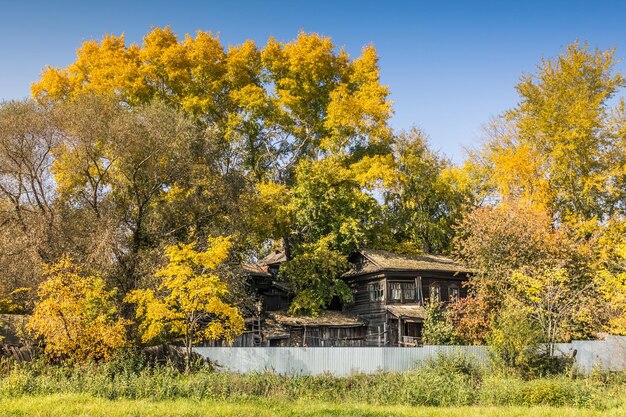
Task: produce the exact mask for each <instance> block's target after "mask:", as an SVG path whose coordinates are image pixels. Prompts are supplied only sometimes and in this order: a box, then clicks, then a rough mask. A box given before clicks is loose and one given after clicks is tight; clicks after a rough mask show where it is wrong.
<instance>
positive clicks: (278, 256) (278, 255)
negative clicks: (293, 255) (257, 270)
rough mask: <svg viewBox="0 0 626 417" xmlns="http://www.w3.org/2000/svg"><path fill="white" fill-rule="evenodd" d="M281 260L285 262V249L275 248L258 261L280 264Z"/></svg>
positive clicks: (260, 262) (264, 263) (267, 263)
mask: <svg viewBox="0 0 626 417" xmlns="http://www.w3.org/2000/svg"><path fill="white" fill-rule="evenodd" d="M283 262H287V255H286V254H285V251H282V250H275V251H274V252H272V253H270V254H269V255H267V256H266V257H265V258H263V259H261V260H260V261H259V264H261V265H275V264H282V263H283Z"/></svg>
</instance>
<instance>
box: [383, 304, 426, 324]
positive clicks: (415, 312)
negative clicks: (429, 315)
mask: <svg viewBox="0 0 626 417" xmlns="http://www.w3.org/2000/svg"><path fill="white" fill-rule="evenodd" d="M387 312H389V313H391V314H393V315H394V316H396V317H399V318H405V317H407V318H412V319H422V320H423V319H424V318H426V309H424V307H423V306H421V305H418V304H396V305H389V306H387Z"/></svg>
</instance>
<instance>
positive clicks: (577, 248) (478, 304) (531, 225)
mask: <svg viewBox="0 0 626 417" xmlns="http://www.w3.org/2000/svg"><path fill="white" fill-rule="evenodd" d="M455 246H456V252H455V253H456V255H457V256H458V257H459V258H460V259H461V260H462V261H463V262H465V263H466V264H467V265H468V266H469V267H470V268H472V269H473V270H474V273H473V276H472V277H471V278H470V280H469V283H468V285H469V288H468V290H469V293H470V297H469V298H468V300H466V301H464V302H463V303H462V306H463V307H464V308H465V309H466V310H465V314H464V316H463V317H462V319H461V321H460V323H462V324H463V326H461V327H459V331H467V332H468V334H465V335H462V336H464V337H465V338H466V339H470V340H469V341H470V342H472V340H471V339H472V338H474V337H480V338H481V339H482V338H484V337H486V336H487V334H488V330H487V329H485V326H484V324H485V318H488V319H487V322H493V320H494V319H495V318H496V316H497V315H498V314H499V311H500V310H501V308H502V307H503V305H502V303H503V301H504V299H505V298H506V297H509V298H511V299H515V300H517V301H518V302H520V303H521V304H522V305H524V306H525V307H526V308H528V309H529V311H530V312H531V313H532V314H534V318H535V319H536V320H537V323H535V325H537V326H539V327H541V328H542V329H543V330H544V331H545V333H544V341H545V342H554V341H555V340H557V339H558V340H568V339H570V338H572V337H574V336H578V337H587V336H589V335H590V334H592V333H593V332H594V331H597V330H599V329H600V327H601V325H600V319H601V314H600V313H601V311H602V309H601V308H599V307H600V306H599V302H598V293H597V285H595V284H594V278H593V277H594V274H593V270H592V268H591V258H590V255H589V251H588V246H587V245H586V242H585V241H580V240H578V239H576V238H575V237H572V236H571V235H569V234H568V233H567V232H566V231H564V230H555V229H554V228H553V227H552V223H551V219H550V217H549V216H548V215H547V214H546V213H545V212H542V211H540V210H538V209H537V208H536V207H533V206H531V205H530V204H529V203H520V204H513V203H509V204H502V205H499V206H496V207H489V206H487V207H481V208H477V209H475V210H474V211H472V212H470V213H468V214H467V215H466V216H465V217H464V219H463V221H462V222H461V223H460V224H459V229H458V235H457V237H455ZM556 322H558V325H554V323H556ZM565 324H566V325H565ZM564 326H565V327H566V328H564ZM480 329H483V330H485V331H480ZM470 334H472V335H473V336H470ZM475 341H476V340H473V342H475Z"/></svg>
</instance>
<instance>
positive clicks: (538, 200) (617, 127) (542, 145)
mask: <svg viewBox="0 0 626 417" xmlns="http://www.w3.org/2000/svg"><path fill="white" fill-rule="evenodd" d="M614 52H615V51H614V50H608V51H602V50H597V49H596V50H590V48H589V47H588V46H587V45H581V44H579V43H578V42H576V43H573V44H570V45H568V46H567V47H566V49H565V51H564V52H563V53H562V54H560V55H559V56H558V57H556V58H554V59H552V60H543V61H542V62H541V64H540V66H539V68H538V71H537V72H536V73H535V74H530V75H525V76H523V77H522V79H521V81H520V82H519V83H518V85H517V87H516V88H517V91H518V93H519V96H520V102H519V103H518V105H517V106H516V107H515V108H514V109H512V110H510V111H508V112H506V113H505V114H504V116H503V117H502V118H501V119H500V120H499V121H497V122H495V123H494V124H493V125H492V127H493V128H492V129H490V133H491V135H490V139H489V140H488V141H487V143H486V145H485V147H484V148H483V150H482V152H479V153H478V155H479V159H478V161H477V163H478V164H483V165H485V166H486V168H487V170H488V171H489V173H490V174H489V175H487V176H486V177H484V178H486V179H488V180H489V181H490V182H491V183H492V188H493V189H494V191H495V194H496V196H497V197H498V198H499V199H503V198H504V199H505V198H508V197H512V198H515V199H524V200H526V201H530V202H532V203H534V204H536V205H538V206H540V207H542V208H543V209H545V210H547V211H548V212H549V213H550V214H551V215H552V216H553V217H554V219H555V220H556V221H557V222H558V223H561V224H562V223H569V224H571V225H572V226H574V227H576V228H577V229H579V230H580V231H581V232H582V233H585V234H589V233H590V230H591V232H593V227H595V226H597V225H598V224H600V222H602V221H604V220H606V218H607V217H608V216H610V215H611V214H613V213H614V212H615V211H616V210H622V209H623V201H621V198H622V196H623V195H622V194H621V193H620V192H618V191H617V188H619V187H615V185H616V184H623V174H621V173H620V172H621V171H620V169H621V168H618V167H623V166H624V158H623V155H624V151H623V146H622V145H623V132H624V129H623V126H624V124H623V120H624V118H623V108H624V105H623V104H618V106H616V107H612V106H611V99H612V98H613V97H614V96H615V94H616V93H617V92H618V91H619V89H620V88H622V87H623V86H624V85H625V84H626V79H625V78H624V76H623V75H622V74H621V73H619V72H616V71H615V67H616V64H617V60H616V59H615V57H614ZM616 139H617V140H616ZM622 213H623V211H622ZM590 227H591V229H590Z"/></svg>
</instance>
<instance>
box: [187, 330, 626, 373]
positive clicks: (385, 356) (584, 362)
mask: <svg viewBox="0 0 626 417" xmlns="http://www.w3.org/2000/svg"><path fill="white" fill-rule="evenodd" d="M574 349H575V350H576V351H577V352H576V366H577V367H578V368H579V369H580V370H581V371H583V372H589V371H591V370H592V369H593V368H594V367H599V368H602V369H609V370H625V371H626V337H616V336H614V337H609V338H607V339H606V340H600V341H574V342H572V343H561V344H558V345H557V346H556V350H557V352H559V353H563V354H567V355H571V354H572V353H573V351H574ZM194 350H195V352H196V353H198V354H200V355H202V356H203V357H205V358H208V359H210V360H211V361H213V362H215V363H216V364H217V365H218V366H220V367H222V369H225V370H230V371H235V372H241V373H246V372H263V371H272V372H276V373H278V374H288V375H316V374H321V373H332V374H335V375H350V374H353V373H373V372H377V371H391V372H401V371H407V370H410V369H413V368H415V367H417V366H418V365H419V362H422V361H424V360H426V359H428V358H431V357H433V356H435V355H437V354H439V353H443V354H451V353H461V354H463V355H467V356H471V357H473V358H474V359H475V360H476V361H478V362H479V363H482V364H487V363H488V362H489V352H488V350H487V348H486V347H485V346H423V347H414V348H393V347H361V348H354V347H333V348H327V347H198V348H194Z"/></svg>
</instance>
